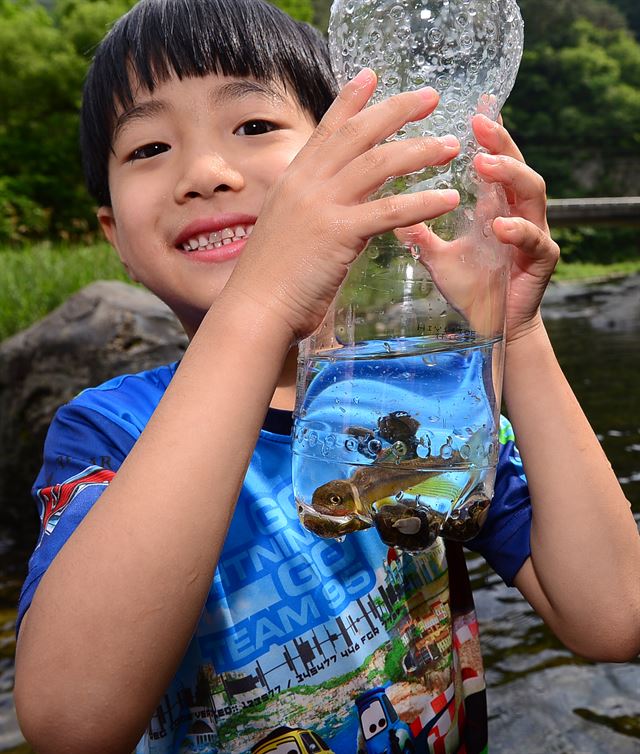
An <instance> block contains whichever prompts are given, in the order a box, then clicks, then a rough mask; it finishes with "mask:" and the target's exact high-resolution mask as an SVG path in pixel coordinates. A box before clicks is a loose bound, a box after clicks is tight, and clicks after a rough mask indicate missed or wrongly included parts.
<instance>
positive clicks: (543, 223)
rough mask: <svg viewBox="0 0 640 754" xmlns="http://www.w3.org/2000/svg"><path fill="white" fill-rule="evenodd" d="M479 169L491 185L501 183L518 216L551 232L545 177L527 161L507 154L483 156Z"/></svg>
mask: <svg viewBox="0 0 640 754" xmlns="http://www.w3.org/2000/svg"><path fill="white" fill-rule="evenodd" d="M474 164H475V167H476V170H477V171H478V174H479V175H480V177H481V178H483V179H484V180H485V181H488V182H489V183H501V184H502V185H503V186H504V187H505V189H506V192H507V198H508V200H509V203H510V204H511V205H512V206H513V208H514V211H515V212H516V214H518V215H520V216H521V217H523V218H524V219H525V220H529V221H531V222H532V223H534V224H535V225H537V226H538V227H539V228H542V229H543V230H548V227H549V226H548V223H547V194H546V186H545V182H544V180H543V178H542V177H541V176H540V175H538V174H537V173H536V172H535V170H532V169H531V168H530V167H529V166H528V165H526V164H525V163H524V162H520V161H519V160H517V159H514V158H513V157H507V156H505V155H488V154H479V155H477V156H476V158H475V162H474Z"/></svg>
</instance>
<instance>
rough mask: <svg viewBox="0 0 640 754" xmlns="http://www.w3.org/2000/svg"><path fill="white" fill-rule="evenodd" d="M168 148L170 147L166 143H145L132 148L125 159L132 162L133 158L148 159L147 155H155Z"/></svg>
mask: <svg viewBox="0 0 640 754" xmlns="http://www.w3.org/2000/svg"><path fill="white" fill-rule="evenodd" d="M169 149H171V147H170V146H169V145H168V144H145V145H144V146H143V147H138V148H137V149H134V150H133V152H131V154H130V155H129V157H128V158H127V159H128V160H129V162H134V161H135V160H148V159H149V157H155V156H156V155H158V154H162V153H163V152H166V151H168V150H169Z"/></svg>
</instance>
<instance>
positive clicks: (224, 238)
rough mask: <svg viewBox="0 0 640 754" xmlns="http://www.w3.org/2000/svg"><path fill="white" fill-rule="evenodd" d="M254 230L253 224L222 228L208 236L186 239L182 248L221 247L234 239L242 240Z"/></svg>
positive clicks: (208, 248)
mask: <svg viewBox="0 0 640 754" xmlns="http://www.w3.org/2000/svg"><path fill="white" fill-rule="evenodd" d="M252 231H253V225H236V226H234V227H233V228H222V229H221V230H215V231H212V232H211V233H209V235H208V236H205V235H201V236H197V237H194V238H190V239H189V240H188V241H184V242H183V244H182V248H183V250H184V251H197V250H207V251H211V249H212V248H213V249H219V248H220V247H221V246H228V245H229V244H230V243H233V242H234V241H240V240H241V239H243V238H247V237H248V236H250V235H251V233H252Z"/></svg>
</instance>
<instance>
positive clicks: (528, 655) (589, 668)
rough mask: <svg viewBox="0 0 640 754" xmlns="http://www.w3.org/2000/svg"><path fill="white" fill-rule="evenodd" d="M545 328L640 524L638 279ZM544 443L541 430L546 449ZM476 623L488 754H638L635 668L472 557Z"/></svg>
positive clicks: (9, 744) (2, 652) (13, 581)
mask: <svg viewBox="0 0 640 754" xmlns="http://www.w3.org/2000/svg"><path fill="white" fill-rule="evenodd" d="M545 320H546V322H547V327H548V329H549V332H550V334H551V338H552V340H553V343H554V346H555V349H556V352H557V354H558V358H559V360H560V362H561V364H562V366H563V368H564V370H565V373H566V374H567V377H568V378H569V381H570V382H571V384H572V386H573V388H574V390H575V392H576V394H577V395H578V398H579V399H580V401H581V403H582V405H583V408H584V409H585V412H586V413H587V416H588V417H589V419H590V421H591V424H592V426H593V427H594V429H595V431H596V432H597V434H598V436H599V438H600V440H601V442H602V444H603V447H604V449H605V451H606V453H607V455H608V457H609V459H610V460H611V462H612V464H613V467H614V469H615V471H616V473H617V475H618V478H619V479H620V481H621V483H622V486H623V488H624V491H625V493H626V495H627V497H628V499H629V500H630V501H631V503H632V507H633V510H634V513H635V518H636V521H638V523H639V524H640V390H639V389H638V382H639V375H640V277H636V278H631V279H627V280H625V281H620V282H618V283H607V284H601V285H592V286H582V287H560V286H557V287H556V288H553V289H551V290H550V291H549V294H548V295H547V297H546V299H545ZM555 440H560V441H561V438H554V437H553V427H550V441H555ZM27 555H28V553H25V552H23V551H20V550H19V548H17V547H16V546H15V544H13V543H12V542H11V541H10V540H9V539H6V538H5V539H1V538H0V751H2V752H15V754H18V752H20V754H23V753H24V754H27V752H29V751H30V750H29V749H28V748H27V747H24V748H23V747H22V746H21V743H22V738H21V736H20V733H19V731H18V727H17V723H16V721H15V713H14V710H13V703H12V698H11V689H12V687H13V653H14V649H15V644H14V639H13V635H14V625H15V604H16V602H17V597H18V592H19V588H20V585H21V582H22V579H23V574H24V563H25V560H26V557H27ZM469 567H470V573H471V579H472V583H473V587H474V590H475V594H476V606H477V610H478V615H479V618H480V624H481V636H482V643H483V651H484V656H485V665H486V670H487V684H488V687H489V715H490V741H491V754H507V752H508V753H509V754H517V753H519V752H522V753H523V754H640V661H639V660H636V661H635V662H633V663H625V664H604V663H590V662H586V661H584V660H581V659H580V658H578V657H576V656H575V655H572V654H571V653H570V652H569V651H567V650H566V649H565V648H564V647H563V646H562V645H561V644H560V643H559V642H558V641H557V640H556V639H555V638H554V636H553V635H552V634H551V633H550V632H549V631H548V630H547V629H546V627H545V626H544V625H543V624H542V622H541V621H540V619H539V618H538V617H537V616H536V615H535V613H534V612H533V611H532V610H531V608H530V607H529V606H528V605H527V603H526V602H525V601H524V600H523V599H522V598H521V597H520V596H519V594H518V592H517V591H516V590H515V589H508V588H507V587H505V586H504V584H502V582H501V581H500V579H499V578H498V577H497V576H496V575H495V574H494V573H493V572H492V571H491V570H490V569H489V568H488V567H487V566H486V565H485V564H484V561H483V560H482V559H481V558H479V557H475V556H474V557H470V558H469Z"/></svg>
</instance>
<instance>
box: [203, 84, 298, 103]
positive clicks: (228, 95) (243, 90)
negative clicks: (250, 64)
mask: <svg viewBox="0 0 640 754" xmlns="http://www.w3.org/2000/svg"><path fill="white" fill-rule="evenodd" d="M252 94H258V95H260V96H262V97H266V99H269V100H272V101H273V102H274V103H275V104H276V105H282V104H284V103H286V101H287V99H286V97H285V95H284V92H283V91H282V90H281V89H280V88H279V87H276V86H274V85H272V84H270V83H267V82H264V81H252V80H250V79H241V80H240V81H231V82H229V83H228V84H224V85H223V86H221V87H219V88H216V89H214V91H213V92H212V94H211V100H212V102H213V104H214V105H215V106H216V107H220V106H222V105H226V104H228V103H229V102H231V101H232V100H238V99H244V98H245V97H249V96H250V95H252Z"/></svg>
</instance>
